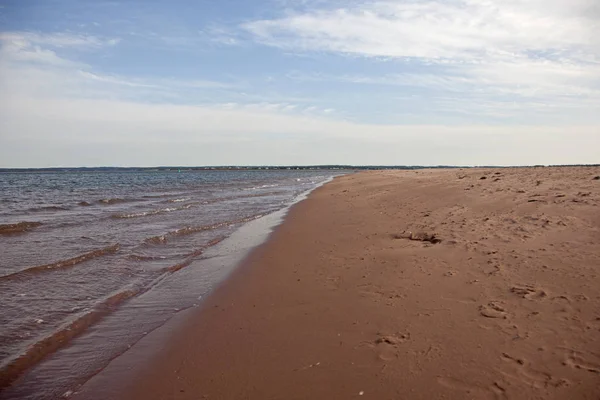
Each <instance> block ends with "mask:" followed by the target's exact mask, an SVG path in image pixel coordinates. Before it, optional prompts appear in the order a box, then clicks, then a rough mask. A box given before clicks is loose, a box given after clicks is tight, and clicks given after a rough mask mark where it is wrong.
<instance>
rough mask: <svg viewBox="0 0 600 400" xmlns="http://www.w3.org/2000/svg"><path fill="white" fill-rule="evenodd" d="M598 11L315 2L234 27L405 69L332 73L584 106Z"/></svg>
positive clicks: (580, 3) (592, 80)
mask: <svg viewBox="0 0 600 400" xmlns="http://www.w3.org/2000/svg"><path fill="white" fill-rule="evenodd" d="M599 20H600V2H598V1H597V0H503V1H492V0H425V1H408V0H407V1H374V2H358V3H356V2H354V3H352V2H351V3H349V5H347V6H340V5H339V3H338V4H337V5H336V6H334V7H327V6H324V5H323V6H321V8H320V9H312V10H308V11H307V10H304V11H302V12H296V13H293V12H292V13H288V14H287V15H285V16H283V17H281V18H275V19H270V20H259V21H253V22H249V23H246V24H244V25H243V28H244V29H245V30H247V31H248V32H250V33H251V34H253V35H254V38H255V40H257V41H259V42H261V43H263V44H266V45H269V46H275V47H278V48H282V49H286V50H293V51H316V52H331V53H336V54H342V55H350V56H362V57H367V58H382V57H383V58H385V59H393V60H394V62H395V63H396V65H398V66H399V68H398V69H399V70H406V69H410V71H411V72H400V71H399V72H398V73H397V74H388V75H385V76H381V75H378V76H372V75H366V76H364V75H344V74H340V75H338V76H334V77H328V79H332V80H344V81H347V82H354V83H362V84H382V85H397V86H408V87H416V88H427V89H434V90H437V91H441V92H455V93H459V92H460V93H463V94H465V95H466V96H469V95H470V94H471V93H480V94H481V93H485V94H488V95H490V96H499V95H512V96H518V97H522V98H524V99H523V100H522V101H524V102H530V101H532V100H533V99H538V100H540V99H543V100H544V101H546V102H548V101H550V102H552V101H554V100H555V99H556V98H558V97H560V98H564V97H570V98H581V100H582V105H583V106H585V105H586V104H587V103H588V102H589V101H597V102H599V104H600V24H599V23H598V21H599ZM561 101H562V100H561Z"/></svg>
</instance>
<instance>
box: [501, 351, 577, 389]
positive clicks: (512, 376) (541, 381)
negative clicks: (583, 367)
mask: <svg viewBox="0 0 600 400" xmlns="http://www.w3.org/2000/svg"><path fill="white" fill-rule="evenodd" d="M500 358H501V359H502V361H505V362H507V363H509V364H510V365H511V366H512V368H513V370H512V371H511V372H505V371H500V373H501V374H502V375H504V377H505V378H507V379H508V380H510V381H514V382H515V383H517V384H522V385H524V386H526V387H534V388H536V389H544V388H547V387H548V386H552V387H562V386H568V385H569V381H568V380H566V379H559V378H555V377H553V376H552V375H551V374H549V373H546V372H542V371H538V370H536V369H534V368H532V367H531V366H530V365H529V363H528V362H527V361H526V360H525V359H522V358H519V357H514V356H511V355H509V354H507V353H502V356H501V357H500Z"/></svg>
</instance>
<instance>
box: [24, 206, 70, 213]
mask: <svg viewBox="0 0 600 400" xmlns="http://www.w3.org/2000/svg"><path fill="white" fill-rule="evenodd" d="M69 209H70V208H69V207H65V206H41V207H32V208H30V209H28V210H27V211H32V212H44V211H67V210H69Z"/></svg>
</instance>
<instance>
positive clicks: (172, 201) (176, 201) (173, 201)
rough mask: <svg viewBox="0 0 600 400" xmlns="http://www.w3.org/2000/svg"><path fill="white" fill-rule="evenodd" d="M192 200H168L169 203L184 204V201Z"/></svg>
mask: <svg viewBox="0 0 600 400" xmlns="http://www.w3.org/2000/svg"><path fill="white" fill-rule="evenodd" d="M188 200H190V198H186V199H169V200H167V203H183V202H184V201H188Z"/></svg>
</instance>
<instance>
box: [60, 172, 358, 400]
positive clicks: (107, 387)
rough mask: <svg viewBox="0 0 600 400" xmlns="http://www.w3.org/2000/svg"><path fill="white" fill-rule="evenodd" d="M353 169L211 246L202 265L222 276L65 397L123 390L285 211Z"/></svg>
mask: <svg viewBox="0 0 600 400" xmlns="http://www.w3.org/2000/svg"><path fill="white" fill-rule="evenodd" d="M354 173H355V172H350V173H348V174H344V175H336V176H332V177H330V178H329V179H327V180H325V181H323V182H320V183H319V184H317V185H316V186H315V187H313V188H311V189H309V190H307V191H305V192H303V193H301V194H300V195H298V196H297V197H296V198H295V199H294V201H293V202H292V203H291V204H289V205H287V206H286V207H284V208H282V209H280V210H278V211H275V212H273V213H271V214H268V215H265V216H263V217H262V218H259V219H257V220H253V221H251V222H249V223H248V224H246V225H243V226H241V227H240V228H239V229H238V230H237V231H236V232H234V234H233V235H231V236H230V237H229V238H227V239H226V240H225V241H223V243H221V244H220V246H219V247H218V248H215V249H214V250H215V253H223V254H221V255H220V256H216V257H214V258H209V259H207V260H203V264H204V266H206V264H211V265H212V264H214V263H215V262H216V263H218V264H221V265H222V268H223V269H225V270H227V271H226V272H224V277H223V278H222V279H220V280H219V281H218V282H217V283H216V285H215V287H214V288H213V289H212V290H211V291H210V292H209V293H208V294H207V295H206V296H205V297H204V296H203V298H202V300H201V301H200V302H199V303H198V304H197V305H195V306H193V307H189V308H187V309H185V310H182V311H180V312H178V313H177V314H176V315H175V316H173V317H172V318H171V319H170V320H169V321H167V322H166V323H165V324H163V325H161V326H159V327H157V328H156V329H155V330H153V331H152V332H149V334H148V335H147V336H145V337H143V338H141V339H140V340H139V341H138V342H137V343H135V345H133V346H132V347H131V348H130V349H129V350H127V352H125V353H123V354H121V355H119V356H118V357H116V358H115V359H113V360H111V362H110V363H109V364H108V365H106V366H105V367H104V368H103V369H102V370H101V371H99V372H98V373H97V374H95V375H94V376H92V377H90V378H89V379H88V380H86V381H85V383H83V384H82V385H81V386H80V387H79V388H78V389H77V390H76V391H69V392H67V393H66V395H67V397H69V398H74V399H99V400H100V399H106V398H118V397H119V396H121V395H122V393H123V392H124V391H126V390H127V389H126V387H127V386H128V383H129V380H130V379H131V378H132V377H134V376H135V374H136V372H135V371H133V370H137V366H136V365H137V364H145V363H147V362H150V363H152V362H154V361H153V360H156V359H158V358H160V353H161V349H162V348H164V347H165V345H167V346H168V343H169V340H171V339H172V338H173V336H174V335H177V333H179V332H182V331H185V330H186V326H187V324H188V323H189V321H190V320H192V319H194V318H196V317H197V315H198V314H199V313H202V310H203V309H205V308H206V307H207V303H209V302H210V301H211V299H212V298H213V297H214V296H215V293H218V292H220V291H222V290H224V289H223V288H224V287H227V286H228V285H229V281H230V280H231V279H232V278H233V277H235V276H237V275H238V274H240V273H242V271H240V270H242V269H244V268H245V266H246V264H247V262H248V260H249V259H251V258H252V257H253V256H254V255H255V254H256V253H258V252H260V251H261V249H262V248H263V247H265V246H267V245H268V243H269V241H270V240H271V238H272V237H273V235H275V234H276V233H277V231H278V229H280V227H281V226H282V225H283V224H285V221H286V220H287V219H288V217H289V214H290V213H291V212H293V210H294V209H295V208H296V207H298V206H299V205H301V204H302V203H303V202H304V201H306V200H307V199H308V198H309V197H310V196H311V195H312V194H313V193H314V192H315V191H318V190H320V189H321V188H323V187H324V186H326V185H327V184H329V183H331V182H333V181H335V180H336V179H338V178H340V177H342V176H349V175H352V174H354ZM255 225H260V226H255ZM223 246H225V247H229V248H230V249H229V251H225V252H223V251H222V247H223ZM220 260H225V261H220ZM157 349H158V350H157ZM149 354H150V355H149ZM132 371H133V372H132ZM71 396H73V397H71ZM63 397H64V396H63Z"/></svg>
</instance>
